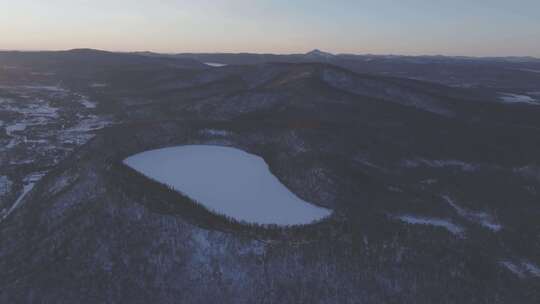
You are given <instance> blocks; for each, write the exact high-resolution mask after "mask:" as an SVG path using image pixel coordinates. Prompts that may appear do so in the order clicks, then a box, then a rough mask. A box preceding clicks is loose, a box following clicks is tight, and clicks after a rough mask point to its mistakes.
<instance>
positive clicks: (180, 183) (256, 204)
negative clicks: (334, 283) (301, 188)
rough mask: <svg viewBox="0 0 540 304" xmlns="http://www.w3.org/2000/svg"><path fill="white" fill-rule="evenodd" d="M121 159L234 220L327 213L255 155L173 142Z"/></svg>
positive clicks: (284, 219) (303, 219)
mask: <svg viewBox="0 0 540 304" xmlns="http://www.w3.org/2000/svg"><path fill="white" fill-rule="evenodd" d="M124 163H125V164H126V165H128V166H130V167H132V168H133V169H135V170H137V171H139V172H141V173H142V174H144V175H146V176H148V177H149V178H151V179H154V180H156V181H158V182H161V183H164V184H167V185H170V186H172V187H173V188H174V189H176V190H177V191H179V192H182V193H184V194H185V195H187V196H189V197H190V198H192V199H194V200H195V201H197V202H199V203H201V204H202V205H204V206H205V207H207V208H208V209H210V210H212V211H214V212H216V213H219V214H223V215H226V216H229V217H232V218H234V219H236V220H238V221H245V222H248V223H257V224H263V225H264V224H277V225H296V224H308V223H311V222H314V221H317V220H320V219H323V218H324V217H327V216H328V215H330V213H331V211H330V210H328V209H325V208H320V207H317V206H315V205H313V204H310V203H308V202H305V201H303V200H302V199H300V198H298V197H297V196H296V195H295V194H293V193H292V192H291V191H289V190H288V189H287V188H286V187H285V186H284V185H283V184H281V183H280V181H279V180H278V179H277V178H276V177H275V176H274V175H272V173H271V172H270V170H269V168H268V165H267V164H266V163H265V161H264V160H263V159H262V158H261V157H259V156H256V155H253V154H249V153H247V152H244V151H242V150H238V149H235V148H230V147H221V146H205V145H190V146H178V147H171V148H164V149H159V150H153V151H147V152H143V153H140V154H137V155H134V156H131V157H129V158H127V159H125V160H124Z"/></svg>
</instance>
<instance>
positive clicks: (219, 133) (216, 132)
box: [200, 129, 232, 137]
mask: <svg viewBox="0 0 540 304" xmlns="http://www.w3.org/2000/svg"><path fill="white" fill-rule="evenodd" d="M200 134H202V135H209V136H222V137H225V136H229V135H231V134H232V133H231V132H229V131H226V130H217V129H204V130H201V131H200Z"/></svg>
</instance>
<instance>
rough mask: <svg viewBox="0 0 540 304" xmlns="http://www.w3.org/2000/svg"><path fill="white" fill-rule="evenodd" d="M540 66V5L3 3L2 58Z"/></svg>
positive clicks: (403, 0)
mask: <svg viewBox="0 0 540 304" xmlns="http://www.w3.org/2000/svg"><path fill="white" fill-rule="evenodd" d="M73 48H95V49H103V50H110V51H154V52H163V53H180V52H255V53H304V52H307V51H309V50H312V49H315V48H317V49H321V50H324V51H328V52H333V53H356V54H366V53H370V54H404V55H422V54H425V55H434V54H442V55H467V56H535V57H540V0H513V1H509V0H452V1H450V0H129V1H128V0H0V49H4V50H6V49H10V50H13V49H17V50H63V49H73Z"/></svg>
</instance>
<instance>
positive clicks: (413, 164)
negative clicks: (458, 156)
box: [401, 158, 479, 172]
mask: <svg viewBox="0 0 540 304" xmlns="http://www.w3.org/2000/svg"><path fill="white" fill-rule="evenodd" d="M401 165H402V166H404V167H406V168H418V167H422V166H425V167H431V168H447V167H455V168H458V169H461V170H463V171H467V172H472V171H475V170H477V169H478V167H479V165H476V164H471V163H467V162H463V161H460V160H455V159H446V160H430V159H423V158H417V159H406V160H403V161H402V162H401Z"/></svg>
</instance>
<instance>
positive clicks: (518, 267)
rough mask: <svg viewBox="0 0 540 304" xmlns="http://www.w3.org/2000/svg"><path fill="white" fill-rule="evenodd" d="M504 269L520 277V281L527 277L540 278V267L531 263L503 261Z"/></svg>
mask: <svg viewBox="0 0 540 304" xmlns="http://www.w3.org/2000/svg"><path fill="white" fill-rule="evenodd" d="M499 263H500V264H501V265H502V266H503V267H505V268H506V269H508V270H509V271H510V272H512V273H513V274H515V275H516V276H518V277H519V278H520V279H524V278H526V277H537V278H540V267H538V266H537V265H535V264H533V263H532V262H530V261H509V260H507V261H501V262H499Z"/></svg>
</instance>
